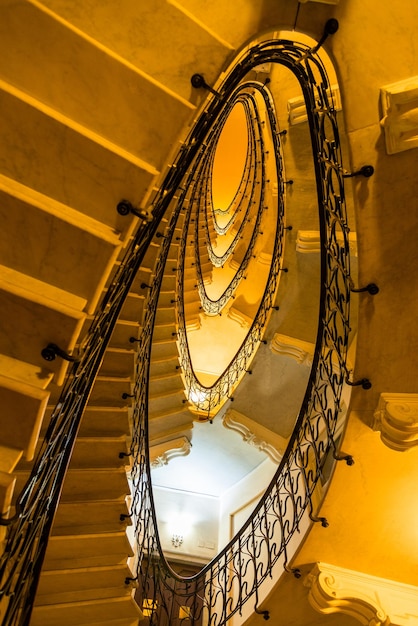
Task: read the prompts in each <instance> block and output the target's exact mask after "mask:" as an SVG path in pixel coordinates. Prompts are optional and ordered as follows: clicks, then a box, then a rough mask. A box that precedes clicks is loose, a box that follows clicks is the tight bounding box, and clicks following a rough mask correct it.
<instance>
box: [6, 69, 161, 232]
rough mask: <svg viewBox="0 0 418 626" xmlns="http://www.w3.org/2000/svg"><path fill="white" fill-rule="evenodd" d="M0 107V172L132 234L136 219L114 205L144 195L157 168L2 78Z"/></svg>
mask: <svg viewBox="0 0 418 626" xmlns="http://www.w3.org/2000/svg"><path fill="white" fill-rule="evenodd" d="M0 108H1V109H2V110H3V112H4V114H3V115H2V117H1V120H0V125H1V126H0V132H1V134H2V137H3V140H2V143H1V145H0V163H1V168H2V169H1V171H0V173H1V174H3V175H5V176H8V177H10V178H13V179H14V180H16V181H17V182H19V183H22V184H24V185H27V186H28V187H32V188H33V189H35V190H36V191H37V192H39V193H42V194H44V195H45V196H48V197H51V198H53V199H54V200H56V201H58V202H61V203H63V204H65V205H68V206H71V207H73V209H75V210H76V211H79V212H81V213H85V214H86V215H89V216H90V217H93V218H94V219H96V220H99V221H100V222H102V223H103V224H106V225H107V226H109V227H111V228H113V229H114V230H115V232H117V233H120V238H121V240H122V241H123V240H125V239H126V238H127V237H129V235H130V233H131V232H132V229H133V228H134V225H135V224H136V223H137V222H138V218H136V217H134V216H132V215H128V216H122V215H119V213H118V212H117V211H116V205H117V204H118V202H119V201H120V200H121V199H122V198H128V199H130V198H132V199H135V198H138V197H140V198H141V197H142V198H144V199H145V198H146V197H147V195H148V192H150V191H151V189H152V186H153V184H154V180H155V178H156V176H157V175H158V171H157V170H155V168H154V167H152V166H151V165H149V164H147V163H145V162H144V161H141V160H140V159H138V158H136V157H134V156H133V155H131V154H129V153H128V152H126V151H124V150H123V149H121V148H119V147H118V146H115V145H114V144H112V143H110V142H109V141H106V140H105V139H104V138H103V137H101V136H99V135H97V134H95V133H93V132H91V131H89V130H88V129H86V128H85V127H83V126H81V125H80V124H77V123H76V122H73V121H72V120H70V119H69V118H66V117H64V116H63V115H61V114H59V113H57V112H56V111H54V110H53V109H50V108H49V107H47V106H46V105H44V104H42V103H40V102H39V101H37V100H35V99H34V98H32V97H31V96H28V95H27V94H25V93H23V92H21V91H19V90H17V89H16V88H14V87H11V86H10V85H8V84H7V83H5V82H4V81H0ZM64 148H65V149H64ZM34 163H36V167H34V166H33V164H34ZM51 163H53V164H54V175H53V176H51V175H47V174H48V171H49V169H50V167H51ZM104 180H106V181H107V184H106V185H104V184H103V181H104Z"/></svg>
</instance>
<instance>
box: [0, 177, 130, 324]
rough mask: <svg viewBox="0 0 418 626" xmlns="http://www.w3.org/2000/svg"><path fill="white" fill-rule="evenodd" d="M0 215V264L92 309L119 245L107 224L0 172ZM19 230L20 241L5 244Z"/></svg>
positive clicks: (15, 239)
mask: <svg viewBox="0 0 418 626" xmlns="http://www.w3.org/2000/svg"><path fill="white" fill-rule="evenodd" d="M0 219H1V223H2V225H3V227H2V229H1V231H0V263H2V264H4V265H6V266H8V267H10V268H13V269H15V270H17V271H19V272H22V273H24V274H28V275H30V276H32V277H33V278H37V279H38V280H41V281H43V282H45V283H48V284H51V285H54V286H55V287H59V288H60V289H62V290H64V291H67V292H69V293H73V294H75V295H76V296H79V297H80V298H83V299H85V300H86V302H87V303H88V306H87V310H88V312H92V311H93V310H94V308H95V307H96V304H97V301H98V298H99V297H100V294H101V291H102V289H103V286H104V283H105V282H106V279H107V276H108V274H109V272H110V271H111V268H112V267H113V264H114V262H115V259H116V256H117V255H118V252H119V249H120V247H121V241H120V239H119V237H118V236H117V234H116V233H115V232H114V231H113V230H112V229H111V228H109V227H108V226H106V225H104V224H101V223H100V222H98V221H97V220H95V219H93V218H91V217H88V216H87V215H84V214H83V213H80V212H78V211H75V210H73V209H72V208H71V207H69V206H66V205H64V204H61V203H60V202H56V201H54V200H53V199H52V198H48V197H46V196H44V195H43V194H40V193H37V192H36V191H34V190H32V189H30V188H28V187H25V186H24V185H22V184H20V183H18V182H16V181H14V180H12V179H10V178H7V177H5V176H2V175H0ZM23 229H24V236H25V245H24V246H20V247H19V248H17V247H16V246H11V245H9V241H18V240H19V239H20V238H21V237H22V232H23ZM58 257H59V263H57V261H56V259H57V258H58ZM86 267H88V268H89V271H88V272H86V271H85V268H86Z"/></svg>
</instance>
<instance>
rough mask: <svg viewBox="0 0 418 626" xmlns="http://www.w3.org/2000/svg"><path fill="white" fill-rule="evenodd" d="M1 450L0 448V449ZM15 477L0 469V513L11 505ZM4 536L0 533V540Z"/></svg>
mask: <svg viewBox="0 0 418 626" xmlns="http://www.w3.org/2000/svg"><path fill="white" fill-rule="evenodd" d="M0 451H1V450H0ZM15 484H16V478H15V476H14V475H13V474H10V473H9V472H3V471H0V514H1V515H6V514H7V513H8V511H9V508H10V506H11V505H12V500H13V494H14V491H15ZM3 539H4V537H3V535H2V533H0V540H3Z"/></svg>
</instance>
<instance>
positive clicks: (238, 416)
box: [222, 409, 287, 463]
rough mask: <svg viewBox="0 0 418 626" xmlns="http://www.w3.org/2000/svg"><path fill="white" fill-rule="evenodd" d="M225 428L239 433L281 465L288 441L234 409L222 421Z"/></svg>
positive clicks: (229, 410)
mask: <svg viewBox="0 0 418 626" xmlns="http://www.w3.org/2000/svg"><path fill="white" fill-rule="evenodd" d="M222 423H223V425H224V426H225V428H229V429H230V430H235V431H236V432H238V433H239V434H240V435H241V437H242V438H243V440H244V441H245V442H246V443H248V444H249V445H250V446H253V447H254V448H257V450H260V451H261V452H265V453H266V455H267V456H268V457H269V458H270V459H271V460H272V461H274V462H275V463H280V461H281V458H282V456H283V454H284V451H285V449H286V445H287V441H286V440H285V439H284V438H283V437H281V436H280V435H276V434H275V433H273V432H272V431H271V430H268V428H265V427H264V426H261V425H260V424H257V422H254V421H253V420H251V419H250V418H248V417H247V416H246V415H242V413H239V412H238V411H235V410H234V409H228V410H227V411H226V413H225V415H224V417H223V420H222Z"/></svg>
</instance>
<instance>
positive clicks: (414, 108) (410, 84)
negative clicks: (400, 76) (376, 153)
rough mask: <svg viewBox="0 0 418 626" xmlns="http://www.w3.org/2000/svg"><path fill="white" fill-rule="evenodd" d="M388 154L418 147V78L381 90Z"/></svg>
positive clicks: (414, 77)
mask: <svg viewBox="0 0 418 626" xmlns="http://www.w3.org/2000/svg"><path fill="white" fill-rule="evenodd" d="M380 101H381V105H382V112H383V117H382V119H381V120H380V123H381V125H382V126H383V128H384V130H385V139H386V152H387V153H388V154H396V153H397V152H403V151H404V150H411V149H412V148H416V147H418V76H412V77H410V78H406V79H405V80H401V81H399V82H398V83H391V84H390V85H385V86H384V87H381V89H380Z"/></svg>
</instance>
